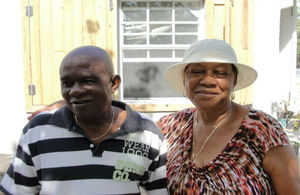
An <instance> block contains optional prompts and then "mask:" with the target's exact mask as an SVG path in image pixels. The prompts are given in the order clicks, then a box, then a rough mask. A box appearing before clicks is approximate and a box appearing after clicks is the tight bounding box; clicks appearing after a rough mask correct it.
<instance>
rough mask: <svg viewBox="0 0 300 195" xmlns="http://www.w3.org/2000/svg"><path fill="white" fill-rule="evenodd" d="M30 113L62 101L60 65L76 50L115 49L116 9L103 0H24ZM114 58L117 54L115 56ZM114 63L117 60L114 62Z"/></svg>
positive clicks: (26, 71)
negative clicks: (89, 47) (69, 53)
mask: <svg viewBox="0 0 300 195" xmlns="http://www.w3.org/2000/svg"><path fill="white" fill-rule="evenodd" d="M22 6H23V10H25V13H24V15H23V29H24V30H23V34H24V54H25V57H24V59H25V61H24V64H25V78H26V79H25V82H26V83H25V89H26V97H27V99H26V102H27V111H28V112H30V111H34V110H36V109H37V108H39V107H41V106H44V105H47V104H50V103H52V102H54V101H57V100H60V99H61V98H62V97H61V94H60V82H59V74H58V70H59V66H60V62H61V60H62V58H63V57H64V56H65V55H66V53H68V52H69V51H70V50H72V49H73V48H75V47H78V46H82V45H96V46H99V47H102V48H103V49H106V50H108V51H110V53H111V54H113V53H114V51H116V49H115V48H114V47H113V43H114V42H113V35H114V29H113V25H112V24H111V23H112V21H113V20H114V18H113V16H114V14H113V9H112V8H113V7H112V5H111V4H109V1H104V0H24V1H23V2H22ZM113 56H114V57H115V56H117V55H113ZM114 61H115V60H114Z"/></svg>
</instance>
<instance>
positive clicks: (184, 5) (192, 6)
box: [175, 1, 200, 9]
mask: <svg viewBox="0 0 300 195" xmlns="http://www.w3.org/2000/svg"><path fill="white" fill-rule="evenodd" d="M175 8H187V9H200V1H198V2H185V3H183V2H178V3H175Z"/></svg>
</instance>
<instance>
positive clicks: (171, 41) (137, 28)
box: [119, 0, 205, 103]
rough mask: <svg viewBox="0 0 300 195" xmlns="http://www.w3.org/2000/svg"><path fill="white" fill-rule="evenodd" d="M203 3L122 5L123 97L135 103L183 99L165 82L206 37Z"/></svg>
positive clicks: (124, 2) (193, 0)
mask: <svg viewBox="0 0 300 195" xmlns="http://www.w3.org/2000/svg"><path fill="white" fill-rule="evenodd" d="M201 2H202V1H199V0H189V1H188V0H186V1H174V0H172V1H171V0H164V1H145V0H140V1H129V0H122V1H120V2H119V29H120V30H119V33H120V36H119V37H120V40H119V49H120V51H119V53H120V74H121V76H122V78H123V85H122V87H121V91H120V94H121V98H122V99H123V100H125V101H129V102H130V100H134V101H135V102H145V101H146V102H151V103H155V101H159V102H161V101H162V100H164V99H165V100H167V99H168V100H170V98H171V99H172V98H173V99H182V96H180V95H178V94H177V93H175V92H173V90H171V88H169V86H168V85H167V83H166V82H165V80H164V72H165V69H166V68H167V67H168V66H169V65H171V64H174V63H176V62H179V61H180V60H181V59H182V56H183V52H184V50H185V49H186V48H187V47H188V46H189V45H190V44H191V43H192V42H194V41H196V40H198V39H201V38H203V37H204V31H205V22H204V14H203V5H202V3H201Z"/></svg>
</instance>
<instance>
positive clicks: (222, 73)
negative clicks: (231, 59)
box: [215, 71, 228, 76]
mask: <svg viewBox="0 0 300 195" xmlns="http://www.w3.org/2000/svg"><path fill="white" fill-rule="evenodd" d="M215 74H216V75H218V76H227V75H228V72H225V71H217V72H216V73H215Z"/></svg>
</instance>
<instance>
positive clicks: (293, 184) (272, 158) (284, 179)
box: [263, 145, 300, 195]
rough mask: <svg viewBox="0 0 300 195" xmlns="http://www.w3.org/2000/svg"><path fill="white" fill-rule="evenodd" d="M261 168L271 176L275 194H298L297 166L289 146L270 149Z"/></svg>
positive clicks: (295, 158)
mask: <svg viewBox="0 0 300 195" xmlns="http://www.w3.org/2000/svg"><path fill="white" fill-rule="evenodd" d="M263 166H264V169H265V171H266V172H267V173H268V174H269V175H270V176H271V179H272V183H273V186H274V187H275V190H276V193H277V194H279V195H280V194H284V195H289V194H291V195H295V194H300V175H299V164H298V160H297V157H296V154H295V152H294V150H293V148H292V147H291V146H290V145H287V146H277V147H274V148H272V149H270V150H269V151H268V152H267V154H266V155H265V157H264V160H263Z"/></svg>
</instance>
